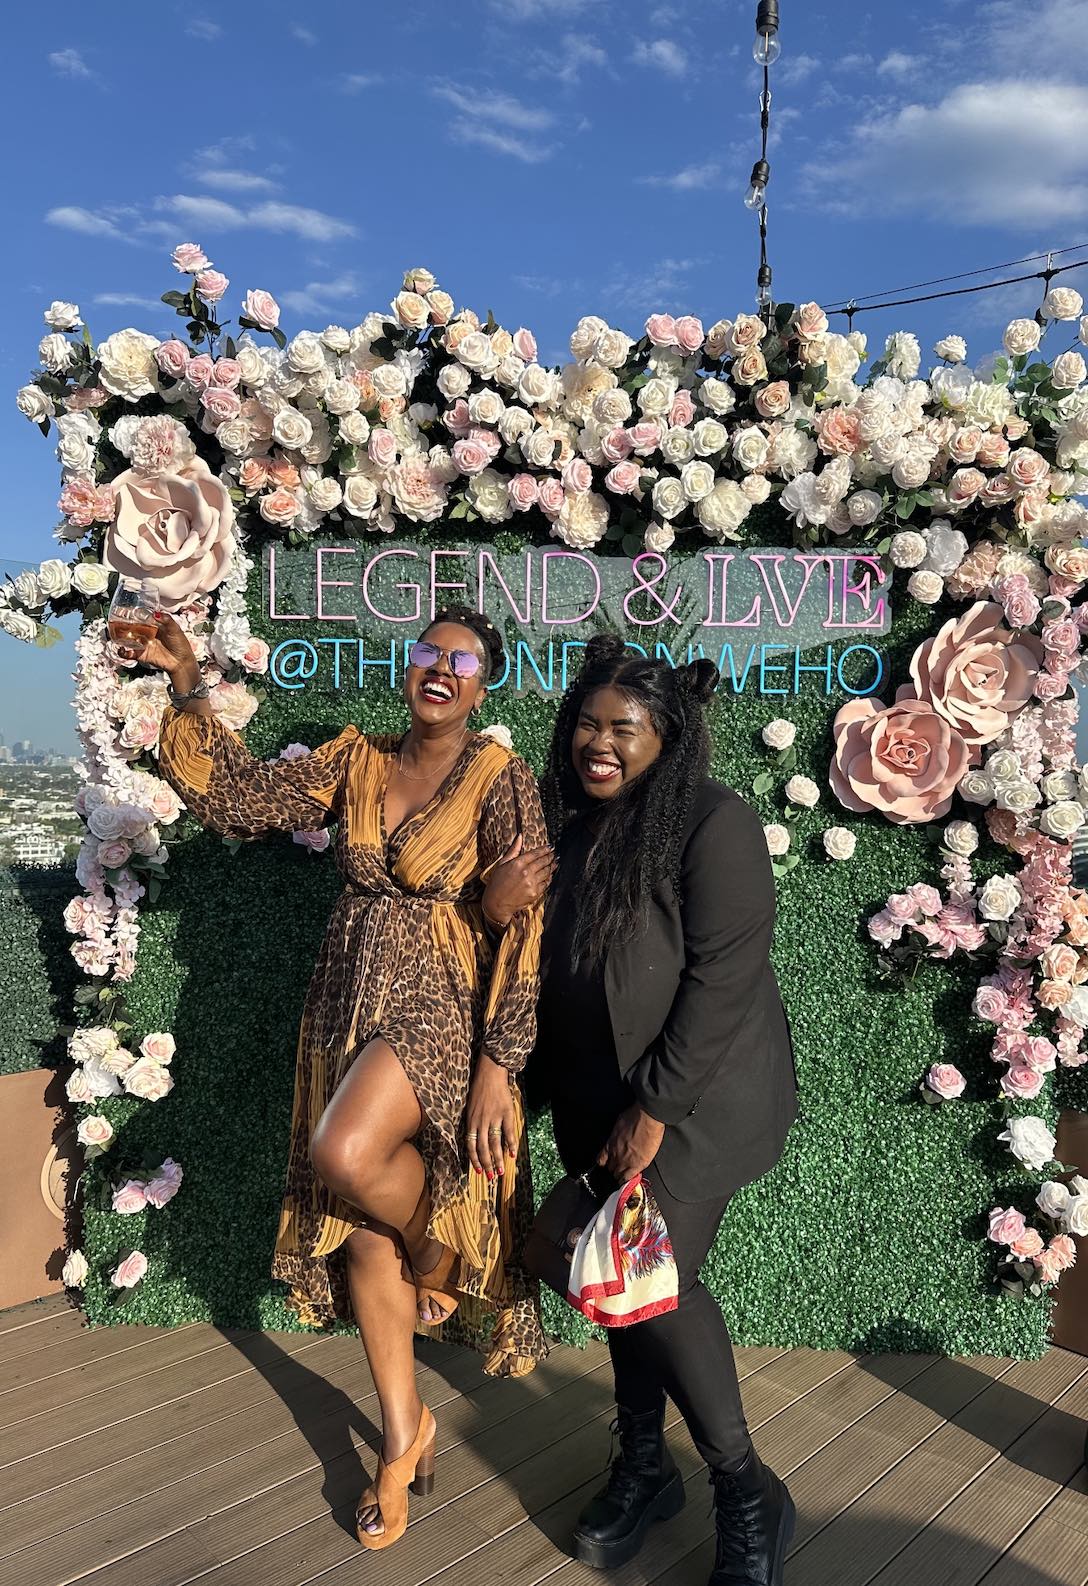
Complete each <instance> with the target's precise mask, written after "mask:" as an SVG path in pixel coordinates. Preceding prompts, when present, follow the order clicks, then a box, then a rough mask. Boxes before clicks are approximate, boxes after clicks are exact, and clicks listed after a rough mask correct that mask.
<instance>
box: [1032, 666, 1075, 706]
mask: <svg viewBox="0 0 1088 1586" xmlns="http://www.w3.org/2000/svg"><path fill="white" fill-rule="evenodd" d="M1068 687H1069V678H1068V677H1067V676H1066V675H1064V674H1063V675H1062V676H1060V677H1057V676H1055V675H1054V674H1053V673H1051V672H1040V673H1039V676H1038V677H1037V678H1036V679H1035V687H1034V688H1033V690H1032V693H1033V694H1034V695H1035V698H1036V699H1040V700H1042V701H1043V703H1044V704H1048V703H1049V702H1050V701H1051V700H1054V699H1061V697H1062V695H1063V694H1064V693H1065V691H1066V689H1067V688H1068Z"/></svg>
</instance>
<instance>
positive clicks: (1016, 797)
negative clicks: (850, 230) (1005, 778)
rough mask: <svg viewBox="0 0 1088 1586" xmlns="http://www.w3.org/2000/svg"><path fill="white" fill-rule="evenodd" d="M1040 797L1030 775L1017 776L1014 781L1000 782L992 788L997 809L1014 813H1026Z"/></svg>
mask: <svg viewBox="0 0 1088 1586" xmlns="http://www.w3.org/2000/svg"><path fill="white" fill-rule="evenodd" d="M1039 799H1040V793H1039V789H1038V787H1037V786H1036V784H1035V783H1034V782H1033V781H1032V780H1031V778H1030V777H1026V776H1025V777H1019V778H1017V780H1016V781H1014V782H1000V783H998V784H997V785H996V786H995V788H994V800H995V803H996V804H997V807H998V809H1002V810H1011V811H1012V813H1013V814H1014V815H1026V814H1027V812H1028V810H1033V809H1034V808H1035V806H1036V805H1037V804H1038V802H1039Z"/></svg>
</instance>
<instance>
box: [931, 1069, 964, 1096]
mask: <svg viewBox="0 0 1088 1586" xmlns="http://www.w3.org/2000/svg"><path fill="white" fill-rule="evenodd" d="M926 1084H927V1085H928V1086H929V1088H930V1090H931V1091H933V1092H934V1094H935V1095H937V1096H940V1097H941V1099H942V1101H952V1100H953V1099H954V1098H955V1097H956V1096H962V1095H963V1093H964V1091H965V1090H966V1088H967V1081H966V1080H965V1079H964V1077H963V1075H962V1074H961V1073H960V1071H959V1069H958V1068H957V1067H956V1065H955V1064H954V1063H934V1064H933V1066H932V1068H931V1069H930V1070H929V1072H928V1074H927V1075H926Z"/></svg>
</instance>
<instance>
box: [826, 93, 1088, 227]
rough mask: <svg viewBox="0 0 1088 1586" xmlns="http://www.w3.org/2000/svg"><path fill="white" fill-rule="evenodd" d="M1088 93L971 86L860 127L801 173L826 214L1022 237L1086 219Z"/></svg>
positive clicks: (896, 111)
mask: <svg viewBox="0 0 1088 1586" xmlns="http://www.w3.org/2000/svg"><path fill="white" fill-rule="evenodd" d="M1085 125H1088V87H1080V86H1071V85H1062V84H1060V83H1054V82H1051V81H1047V80H1027V81H1020V80H1015V81H1014V80H1007V81H990V82H979V83H963V84H961V85H960V86H959V87H956V88H953V89H952V90H951V91H950V92H949V93H948V94H946V95H945V97H944V98H943V99H941V100H939V101H938V102H937V103H936V104H931V105H923V104H909V105H904V106H903V107H901V108H900V109H898V110H894V111H890V112H886V113H882V114H877V115H874V116H871V117H870V118H869V119H868V120H866V121H864V122H862V123H861V124H860V125H859V126H856V127H854V128H853V129H852V130H850V131H849V133H848V134H847V135H846V137H845V139H844V141H843V142H842V143H841V144H840V145H839V146H838V147H837V148H836V147H835V146H831V147H828V148H827V149H826V150H825V153H824V155H823V157H822V158H821V160H820V161H819V163H817V164H813V165H811V166H810V167H808V168H807V169H806V170H804V171H803V172H802V176H803V178H804V181H805V183H806V185H807V188H808V190H809V192H810V193H811V194H812V197H813V199H814V201H815V202H816V203H818V204H819V205H820V206H821V207H822V208H824V209H825V210H827V209H831V210H832V211H835V212H838V213H840V214H841V213H864V212H866V211H872V210H879V211H883V212H885V213H887V212H893V213H894V212H900V213H905V214H916V215H924V216H927V217H928V218H930V219H934V220H945V221H953V222H958V223H959V224H961V225H980V226H1001V227H1004V228H1006V229H1009V230H1012V229H1023V228H1025V227H1027V228H1030V227H1035V226H1041V225H1047V224H1053V223H1055V222H1060V221H1072V220H1081V221H1083V220H1086V219H1088V140H1086V139H1085V136H1084V128H1085Z"/></svg>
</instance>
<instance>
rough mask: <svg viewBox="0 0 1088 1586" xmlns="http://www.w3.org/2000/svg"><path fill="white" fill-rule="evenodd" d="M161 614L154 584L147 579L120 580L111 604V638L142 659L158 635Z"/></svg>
mask: <svg viewBox="0 0 1088 1586" xmlns="http://www.w3.org/2000/svg"><path fill="white" fill-rule="evenodd" d="M161 615H162V613H161V612H160V610H159V598H158V591H157V589H156V588H155V585H154V583H152V582H151V581H150V580H145V581H144V582H143V583H142V584H138V583H136V582H135V581H134V580H133V579H129V578H122V579H119V580H118V583H117V588H116V590H115V591H114V596H113V599H112V600H111V602H110V615H109V634H110V638H111V639H112V640H113V642H114V644H116V645H117V646H118V647H119V648H120V649H123V650H129V651H132V652H134V653H135V655H136V656H137V657H139V656H140V655H142V654H143V652H144V650H145V649H146V648H147V645H148V644H149V642H150V641H151V640H152V639H153V638H154V637H155V635H156V634H157V633H158V631H159V617H160V616H161Z"/></svg>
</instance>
